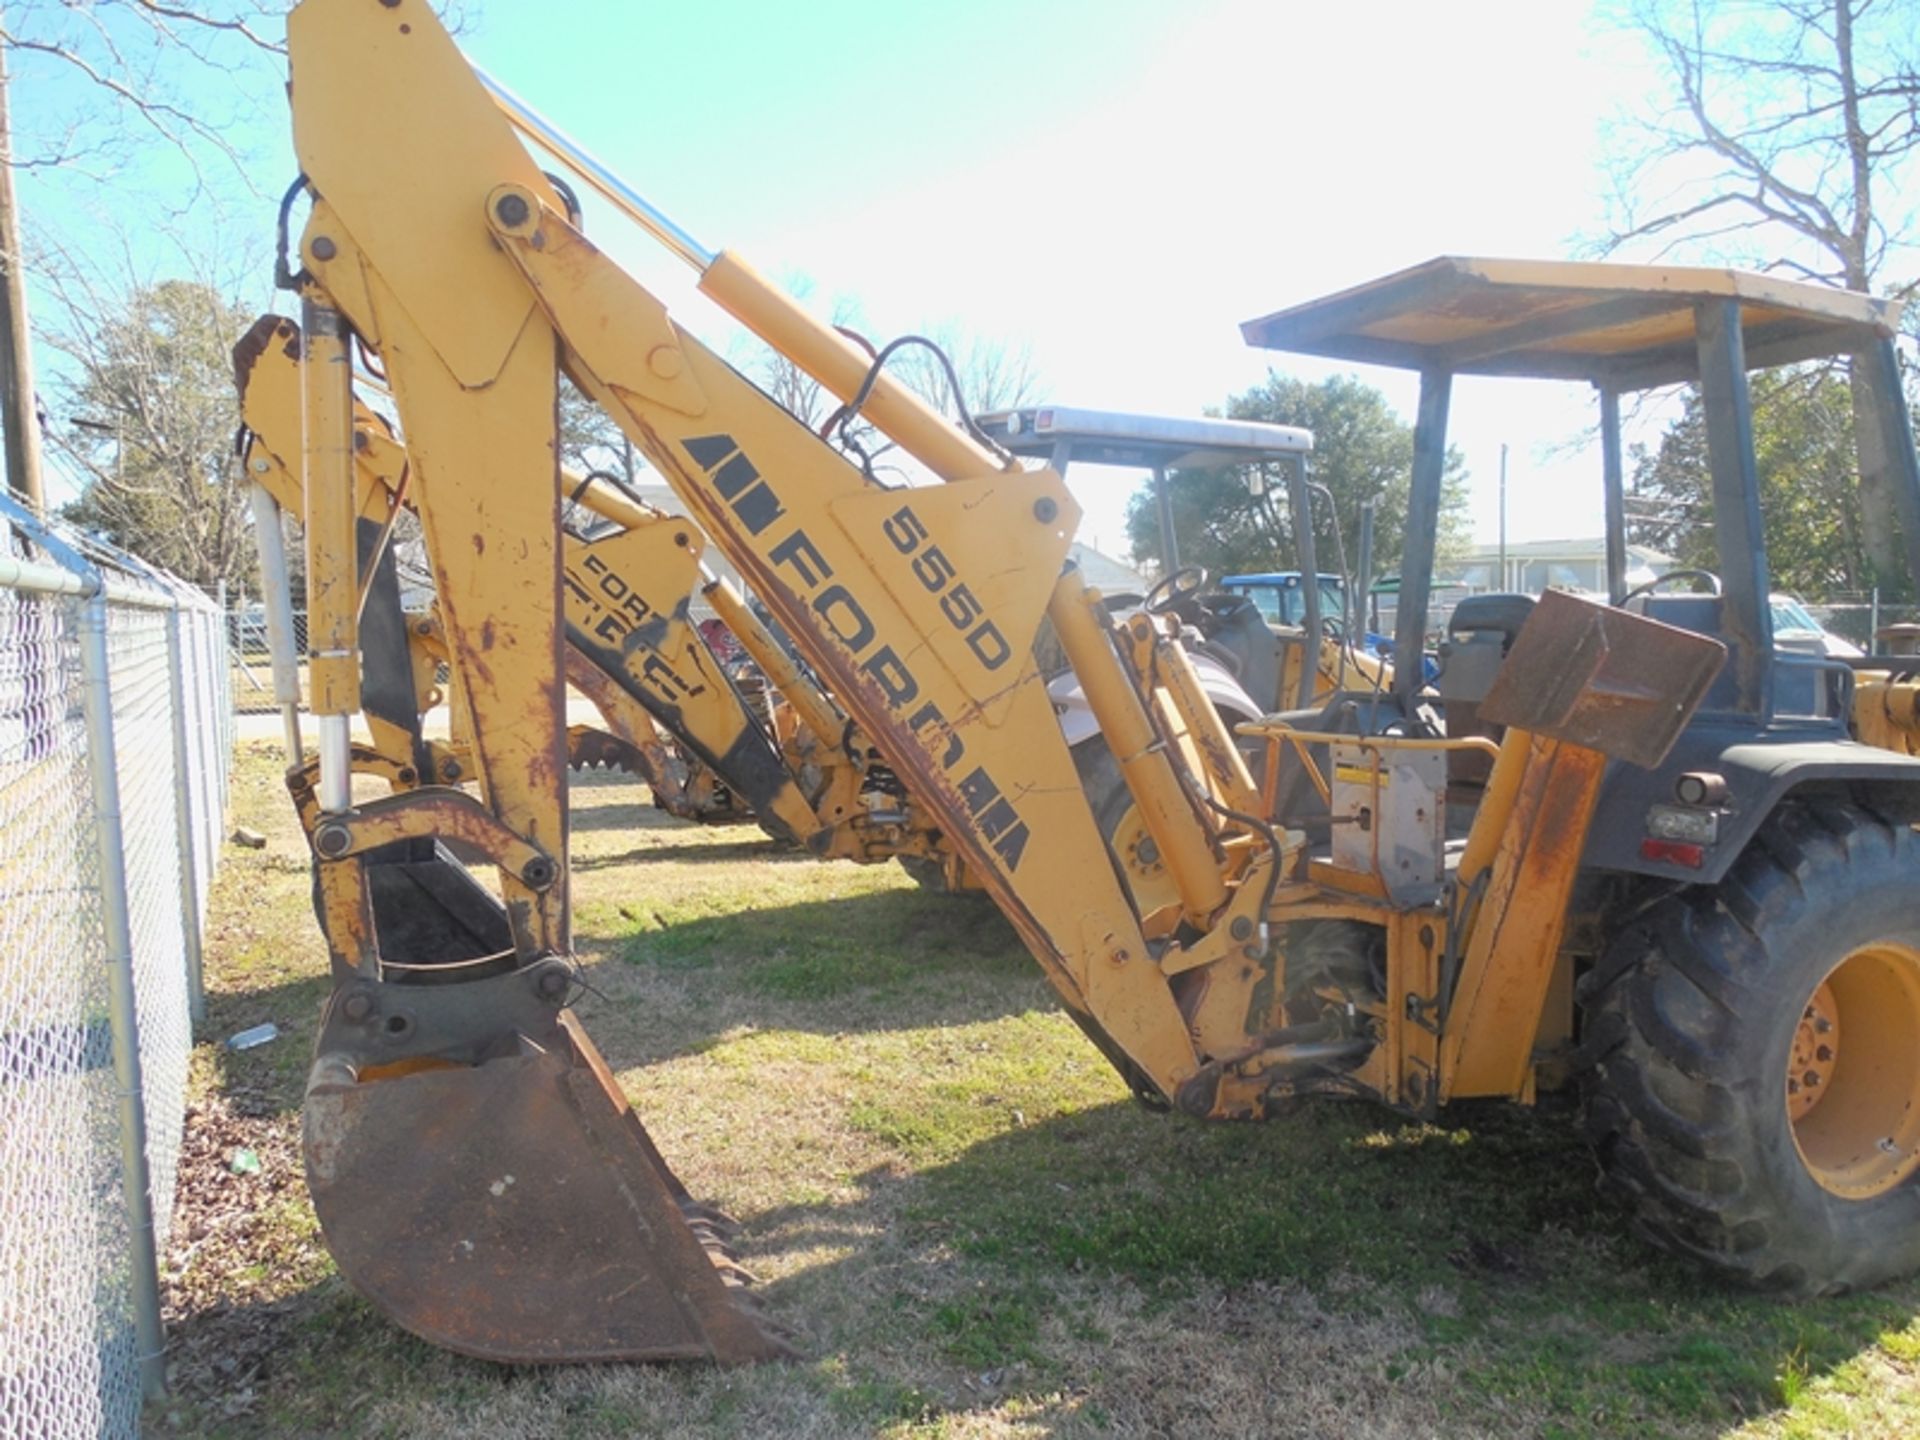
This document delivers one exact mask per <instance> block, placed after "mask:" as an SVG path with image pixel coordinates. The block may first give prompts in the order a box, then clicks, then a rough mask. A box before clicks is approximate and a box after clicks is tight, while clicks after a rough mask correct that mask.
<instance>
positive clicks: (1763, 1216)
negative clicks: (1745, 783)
mask: <svg viewBox="0 0 1920 1440" xmlns="http://www.w3.org/2000/svg"><path fill="white" fill-rule="evenodd" d="M1816 804H1817V807H1818V808H1816ZM1916 896H1920V837H1916V835H1915V834H1914V831H1913V829H1912V828H1911V827H1910V826H1908V825H1906V824H1904V823H1899V822H1895V821H1890V820H1887V819H1884V818H1882V817H1880V816H1877V815H1875V814H1872V813H1870V812H1868V811H1866V810H1863V809H1860V808H1857V807H1855V806H1851V805H1848V804H1846V803H1844V802H1840V801H1829V802H1826V803H1818V802H1813V801H1807V802H1791V803H1788V804H1786V805H1783V806H1782V807H1781V808H1780V810H1779V811H1777V812H1776V813H1775V815H1774V816H1773V817H1772V819H1770V820H1769V821H1768V822H1767V825H1766V826H1765V828H1763V829H1762V831H1761V832H1760V834H1759V836H1758V837H1757V838H1756V839H1755V840H1754V841H1753V842H1752V843H1751V844H1750V845H1749V846H1748V847H1747V849H1746V850H1745V851H1744V852H1743V853H1742V854H1741V856H1740V858H1739V859H1738V860H1737V861H1736V862H1735V863H1734V866H1733V869H1732V870H1731V871H1730V872H1729V873H1728V875H1727V877H1726V878H1725V879H1724V880H1722V881H1721V882H1720V884H1719V885H1717V886H1713V887H1711V888H1709V887H1705V886H1702V887H1699V888H1697V889H1694V890H1690V891H1685V892H1682V893H1679V894H1676V895H1673V896H1669V897H1667V898H1666V899H1663V900H1661V901H1659V902H1658V903H1656V904H1655V905H1654V906H1652V907H1651V908H1650V909H1649V910H1647V911H1646V912H1644V913H1643V914H1642V915H1640V916H1639V917H1638V918H1636V919H1635V920H1634V921H1633V922H1632V923H1631V924H1630V925H1628V926H1627V927H1626V928H1625V929H1623V930H1622V931H1621V932H1620V933H1619V934H1618V935H1617V936H1616V937H1615V938H1614V940H1613V942H1612V944H1611V945H1610V946H1609V948H1608V950H1607V953H1606V954H1605V956H1604V957H1603V958H1602V960H1601V963H1600V964H1599V966H1598V967H1597V968H1596V969H1595V970H1594V972H1593V973H1592V975H1590V976H1589V977H1588V978H1587V981H1586V983H1585V985H1584V986H1583V993H1582V1004H1583V1007H1584V1009H1585V1012H1586V1042H1585V1046H1584V1048H1585V1049H1586V1052H1587V1054H1588V1055H1589V1056H1590V1057H1592V1059H1593V1063H1592V1064H1591V1065H1590V1067H1589V1068H1588V1069H1587V1070H1586V1071H1585V1072H1584V1074H1583V1077H1582V1087H1583V1099H1584V1101H1585V1113H1586V1127H1587V1132H1588V1138H1589V1139H1590V1140H1591V1142H1592V1143H1593V1146H1594V1149H1595V1151H1596V1153H1597V1156H1598V1159H1599V1161H1600V1165H1601V1169H1602V1172H1603V1185H1604V1186H1605V1187H1606V1188H1608V1189H1611V1190H1612V1191H1614V1192H1615V1193H1616V1194H1617V1195H1619V1196H1620V1197H1621V1198H1623V1199H1624V1200H1625V1201H1626V1202H1627V1203H1628V1204H1629V1205H1630V1206H1631V1207H1632V1209H1633V1212H1634V1217H1635V1226H1636V1228H1637V1229H1639V1230H1640V1231H1641V1232H1642V1233H1644V1234H1645V1235H1647V1236H1648V1238H1650V1239H1652V1240H1654V1241H1655V1242H1657V1243H1659V1244H1662V1245H1664V1246H1666V1247H1667V1248H1669V1249H1672V1250H1675V1251H1678V1252H1680V1253H1681V1254H1684V1255H1688V1256H1691V1257H1693V1258H1695V1259H1697V1260H1699V1261H1702V1262H1704V1263H1705V1264H1707V1265H1709V1266H1711V1267H1712V1268H1714V1269H1716V1270H1719V1271H1721V1272H1722V1273H1724V1274H1726V1275H1729V1276H1731V1277H1732V1278H1734V1279H1736V1280H1738V1281H1741V1282H1743V1283H1746V1284H1749V1285H1752V1286H1755V1287H1757V1288H1762V1289H1771V1290H1778V1291H1784V1292H1787V1293H1791V1294H1795V1295H1803V1296H1812V1295H1829V1294H1837V1293H1840V1292H1842V1291H1847V1290H1856V1289H1862V1288H1865V1287H1867V1286H1871V1285H1876V1284H1879V1283H1880V1282H1882V1281H1886V1280H1890V1279H1893V1278H1895V1277H1897V1276H1901V1275H1905V1274H1907V1273H1909V1272H1911V1271H1913V1270H1915V1269H1916V1268H1920V1180H1917V1179H1916V1173H1917V1172H1920V905H1916V899H1915V897H1916Z"/></svg>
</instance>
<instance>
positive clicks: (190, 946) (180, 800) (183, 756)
mask: <svg viewBox="0 0 1920 1440" xmlns="http://www.w3.org/2000/svg"><path fill="white" fill-rule="evenodd" d="M182 619H183V617H182V615H181V613H180V597H179V596H178V595H176V596H174V600H173V608H172V609H170V610H168V611H167V691H168V697H169V699H170V701H171V705H172V710H173V814H174V835H175V837H176V841H177V843H178V845H179V848H180V938H181V941H182V943H184V944H185V946H186V951H187V955H186V959H187V1016H188V1018H189V1019H190V1020H192V1022H193V1023H194V1024H195V1025H198V1024H200V1023H201V1022H203V1021H204V1020H205V1019H206V1018H207V990H206V976H205V973H204V968H203V957H202V954H201V948H200V871H199V864H200V862H199V858H198V852H199V849H200V846H199V844H198V841H197V836H196V834H195V832H196V831H198V830H199V829H200V827H199V826H198V825H196V824H194V809H195V805H194V799H193V788H194V787H193V765H192V757H191V752H190V751H189V748H188V740H187V647H186V645H185V644H184V643H183V637H182V635H181V633H180V630H181V621H182Z"/></svg>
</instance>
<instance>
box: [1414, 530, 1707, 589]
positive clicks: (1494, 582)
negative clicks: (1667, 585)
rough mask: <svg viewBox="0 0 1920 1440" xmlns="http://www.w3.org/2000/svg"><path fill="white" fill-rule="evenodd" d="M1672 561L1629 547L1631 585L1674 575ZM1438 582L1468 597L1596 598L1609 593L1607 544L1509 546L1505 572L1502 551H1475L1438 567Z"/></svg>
mask: <svg viewBox="0 0 1920 1440" xmlns="http://www.w3.org/2000/svg"><path fill="white" fill-rule="evenodd" d="M1674 563H1675V562H1674V559H1673V557H1672V556H1671V555H1662V554H1661V553H1660V552H1659V551H1658V550H1653V549H1649V548H1648V547H1647V546H1645V545H1634V544H1631V543H1629V544H1628V546H1627V584H1628V585H1629V586H1633V585H1641V584H1644V583H1646V582H1647V581H1649V580H1651V579H1653V578H1654V577H1655V576H1657V575H1664V574H1666V573H1667V571H1669V570H1671V569H1673V567H1674ZM1435 569H1436V571H1437V572H1438V573H1437V577H1436V578H1437V579H1438V580H1445V581H1447V582H1451V583H1454V584H1458V585H1464V586H1465V587H1466V589H1467V590H1468V592H1470V593H1475V594H1477V593H1479V592H1481V591H1486V590H1494V591H1502V592H1506V593H1511V594H1518V595H1538V594H1539V593H1540V592H1541V591H1542V590H1547V589H1555V590H1580V591H1584V592H1586V593H1588V594H1592V595H1604V594H1606V592H1607V542H1606V540H1605V538H1604V537H1602V536H1598V535H1596V536H1594V537H1593V538H1592V539H1578V540H1521V541H1512V540H1510V541H1508V542H1507V547H1506V567H1505V569H1504V570H1502V568H1501V563H1500V547H1499V546H1498V545H1476V546H1474V547H1473V549H1472V550H1470V551H1468V552H1467V555H1466V558H1464V559H1462V560H1455V561H1443V562H1441V563H1440V564H1439V565H1437V566H1436V567H1435Z"/></svg>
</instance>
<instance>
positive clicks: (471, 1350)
mask: <svg viewBox="0 0 1920 1440" xmlns="http://www.w3.org/2000/svg"><path fill="white" fill-rule="evenodd" d="M541 978H542V977H540V976H534V977H532V978H531V981H530V982H529V983H526V984H522V983H521V982H522V981H523V980H526V979H527V977H524V976H509V977H502V978H501V979H500V980H497V981H487V982H479V983H477V984H474V985H463V986H454V987H446V988H433V989H418V988H412V989H410V987H400V986H372V985H361V986H354V987H348V988H347V989H346V990H344V991H343V992H342V994H341V995H338V996H336V998H335V1002H334V1004H332V1005H331V1006H330V1007H329V1019H328V1024H327V1026H326V1030H325V1033H324V1035H323V1039H322V1047H321V1051H320V1055H319V1058H318V1059H317V1060H316V1061H315V1063H314V1067H313V1070H312V1072H311V1074H310V1077H309V1080H308V1088H307V1097H306V1107H305V1134H304V1138H305V1152H306V1162H307V1182H308V1187H309V1189H310V1190H311V1192H312V1195H313V1203H314V1210H315V1212H316V1213H317V1214H318V1216H319V1218H320V1223H321V1226H322V1228H323V1229H324V1231H325V1233H326V1238H327V1245H328V1248H329V1249H330V1250H331V1251H332V1253H333V1256H334V1259H335V1260H336V1261H337V1262H338V1264H339V1266H340V1270H341V1273H342V1274H343V1275H345V1276H346V1277H347V1279H348V1280H349V1281H350V1282H351V1283H352V1284H353V1286H354V1288H355V1289H356V1290H358V1291H359V1292H360V1293H361V1294H362V1295H364V1296H365V1297H366V1298H367V1299H368V1300H369V1301H371V1302H372V1303H373V1304H374V1305H375V1306H377V1307H378V1308H379V1309H380V1310H381V1311H382V1312H383V1313H385V1314H386V1315H387V1316H389V1317H390V1318H392V1319H393V1320H394V1321H396V1322H397V1323H399V1324H400V1325H402V1326H404V1327H405V1328H407V1329H408V1330H411V1331H412V1332H413V1333H414V1334H416V1335H419V1336H420V1337H422V1338H423V1339H426V1340H429V1341H431V1342H433V1343H434V1344H437V1345H443V1346H446V1347H447V1348H449V1349H452V1350H457V1351H460V1352H461V1353H463V1354H467V1355H474V1356H478V1357H480V1358H482V1359H486V1360H496V1361H505V1362H511V1363H546V1362H557V1361H576V1362H577V1361H631V1360H712V1361H717V1362H720V1363H723V1364H733V1363H745V1362H751V1361H757V1360H766V1359H773V1358H777V1357H780V1356H783V1355H786V1354H789V1353H790V1350H789V1347H788V1346H787V1345H786V1343H785V1342H784V1341H783V1340H782V1339H781V1338H780V1337H779V1336H778V1335H776V1334H775V1333H773V1332H772V1331H771V1330H769V1329H768V1328H767V1327H766V1326H765V1325H763V1324H762V1323H761V1321H760V1320H759V1319H758V1318H757V1317H756V1316H755V1315H754V1314H753V1313H752V1310H751V1308H750V1305H749V1303H748V1302H746V1301H745V1299H744V1298H743V1296H742V1294H741V1291H740V1289H739V1285H740V1283H741V1282H742V1281H744V1280H745V1279H746V1278H747V1277H746V1276H745V1272H743V1271H741V1270H740V1269H739V1267H738V1266H737V1265H735V1264H734V1262H733V1259H732V1256H731V1253H730V1252H729V1251H728V1250H727V1247H726V1236H727V1233H728V1228H729V1227H728V1224H727V1222H726V1221H725V1219H724V1217H718V1216H716V1215H714V1214H713V1213H712V1212H710V1211H707V1210H704V1209H703V1208H702V1207H700V1206H698V1205H696V1204H694V1202H693V1201H692V1200H691V1199H689V1198H688V1196H687V1192H686V1190H685V1187H683V1186H682V1185H681V1184H680V1182H679V1180H678V1179H677V1178H675V1176H674V1175H673V1172H672V1171H671V1170H669V1169H668V1168H667V1167H666V1164H665V1162H664V1161H662V1160H661V1158H660V1156H659V1152H658V1151H657V1150H656V1149H655V1148H654V1146H653V1144H652V1141H651V1139H650V1138H649V1137H648V1136H647V1133H646V1130H645V1128H644V1127H643V1126H642V1125H641V1123H640V1121H639V1118H638V1117H637V1116H635V1115H634V1113H633V1111H632V1108H631V1107H630V1106H629V1105H628V1104H627V1101H626V1098H625V1096H624V1095H622V1094H621V1092H620V1090H619V1089H618V1087H617V1086H616V1085H615V1084H614V1083H613V1080H612V1077H611V1075H610V1074H609V1073H608V1071H607V1070H606V1067H605V1065H604V1063H603V1062H601V1061H600V1059H599V1057H598V1055H597V1054H596V1053H595V1052H594V1050H593V1047H592V1045H591V1043H590V1042H589V1041H587V1039H586V1037H585V1035H584V1033H582V1032H581V1031H580V1030H579V1028H578V1027H577V1025H575V1024H573V1023H572V1021H571V1018H570V1017H568V1016H566V1015H564V1014H558V1015H556V1014H554V1013H553V1010H552V1007H551V1006H547V1007H541V1006H540V1005H538V1004H537V1003H535V1002H534V992H535V991H537V990H538V988H539V980H540V979H541ZM516 986H518V987H519V995H518V998H517V999H509V996H508V995H507V994H506V993H505V992H506V991H508V990H512V989H514V988H515V987H516ZM482 990H485V991H487V992H488V993H487V994H486V995H484V996H481V997H479V998H478V999H468V998H467V997H465V996H462V995H461V994H460V992H461V991H469V992H473V991H482ZM435 1007H440V1008H441V1009H443V1010H444V1011H445V1012H446V1013H444V1014H435V1013H434V1010H435ZM348 1009H351V1010H352V1011H353V1012H354V1013H355V1014H357V1015H358V1016H359V1017H360V1018H359V1020H357V1021H354V1020H349V1019H348V1018H347V1015H346V1013H345V1012H346V1011H347V1010H348ZM543 1009H544V1014H543ZM489 1014H491V1015H493V1016H494V1017H495V1019H494V1021H493V1025H498V1024H499V1020H500V1018H503V1017H505V1016H507V1015H514V1016H515V1017H516V1019H517V1021H518V1023H517V1025H515V1026H514V1027H513V1028H510V1029H505V1030H493V1033H492V1034H491V1035H488V1034H486V1033H485V1032H487V1031H488V1030H489V1029H491V1028H492V1027H491V1026H490V1025H489V1024H488V1020H487V1017H488V1016H489ZM398 1015H406V1016H408V1017H410V1020H411V1024H412V1028H411V1029H410V1030H409V1031H408V1035H407V1039H406V1040H405V1041H404V1042H402V1043H394V1042H393V1040H392V1032H391V1031H390V1029H389V1028H388V1027H389V1025H390V1024H391V1022H392V1019H393V1017H395V1016H398ZM528 1032H532V1033H528ZM475 1060H477V1061H478V1062H479V1063H472V1062H473V1061H475ZM379 1075H385V1076H387V1077H389V1078H369V1077H373V1076H379Z"/></svg>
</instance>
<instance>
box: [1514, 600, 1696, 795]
mask: <svg viewBox="0 0 1920 1440" xmlns="http://www.w3.org/2000/svg"><path fill="white" fill-rule="evenodd" d="M1726 658H1727V649H1726V646H1724V645H1722V644H1721V643H1720V642H1719V641H1718V640H1714V639H1712V638H1710V637H1708V636H1705V635H1697V634H1695V633H1694V632H1692V631H1691V630H1680V629H1676V628H1675V627H1673V626H1671V625H1663V624H1661V623H1660V622H1659V621H1657V620H1649V619H1647V618H1646V617H1645V616H1641V615H1632V614H1629V613H1627V612H1626V611H1624V610H1615V609H1613V608H1611V607H1610V606H1606V605H1597V604H1595V603H1594V602H1593V601H1591V600H1582V599H1579V598H1577V597H1576V596H1573V595H1567V594H1564V593H1562V592H1560V591H1557V590H1549V591H1547V592H1546V593H1545V594H1544V595H1542V596H1541V597H1540V601H1539V603H1538V604H1537V605H1535V606H1534V607H1533V614H1532V615H1531V616H1529V617H1528V619H1527V623H1526V624H1525V625H1524V626H1522V627H1521V630H1520V634H1519V636H1518V637H1517V638H1516V639H1515V640H1514V643H1513V649H1512V650H1511V651H1510V652H1509V653H1508V655H1507V659H1506V663H1505V664H1503V665H1502V666H1501V667H1500V673H1499V676H1498V677H1497V678H1496V679H1495V680H1494V684H1493V689H1492V690H1491V691H1490V692H1489V693H1488V695H1487V698H1486V700H1485V701H1484V702H1483V703H1482V704H1481V706H1480V715H1481V718H1483V719H1485V720H1489V721H1491V722H1492V723H1494V724H1496V725H1504V726H1509V727H1513V728H1518V729H1521V730H1527V731H1531V732H1533V733H1534V734H1536V735H1545V736H1548V737H1551V738H1552V739H1555V740H1564V741H1567V742H1568V743H1569V744H1573V745H1581V746H1585V747H1586V748H1587V749H1589V750H1598V751H1599V752H1600V753H1601V754H1603V755H1606V756H1608V757H1610V758H1612V759H1616V760H1628V761H1631V762H1632V763H1634V764H1635V765H1641V766H1645V767H1647V768H1649V769H1651V768H1652V767H1653V766H1656V765H1658V764H1659V763H1660V762H1661V761H1662V760H1664V759H1665V758H1666V755H1667V751H1668V750H1670V749H1672V748H1673V742H1674V741H1675V740H1677V739H1679V738H1680V732H1681V731H1682V730H1684V729H1685V728H1686V724H1687V721H1688V719H1689V718H1690V717H1691V716H1692V714H1693V712H1694V710H1695V709H1697V708H1698V707H1699V704H1700V701H1701V700H1702V699H1703V698H1704V697H1705V695H1706V693H1707V687H1708V686H1709V685H1711V684H1712V683H1713V678H1714V676H1716V675H1718V674H1719V673H1720V667H1721V666H1722V665H1723V664H1724V663H1725V662H1726Z"/></svg>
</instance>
